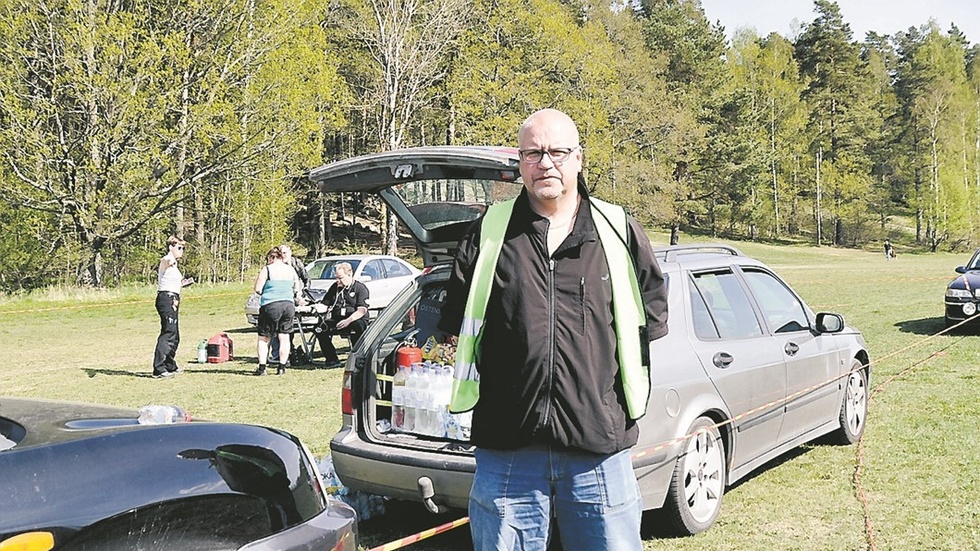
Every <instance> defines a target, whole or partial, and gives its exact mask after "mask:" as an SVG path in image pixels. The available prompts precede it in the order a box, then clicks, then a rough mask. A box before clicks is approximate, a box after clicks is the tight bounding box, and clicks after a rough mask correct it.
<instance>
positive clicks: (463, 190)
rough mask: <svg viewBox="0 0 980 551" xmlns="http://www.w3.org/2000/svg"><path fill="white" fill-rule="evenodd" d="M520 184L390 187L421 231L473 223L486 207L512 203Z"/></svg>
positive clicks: (473, 181) (446, 183) (429, 183)
mask: <svg viewBox="0 0 980 551" xmlns="http://www.w3.org/2000/svg"><path fill="white" fill-rule="evenodd" d="M521 188H522V186H521V185H520V184H519V183H515V182H508V181H503V180H489V179H464V178H453V179H440V180H418V181H415V182H406V183H404V184H398V185H396V186H393V188H392V189H394V191H395V192H396V193H397V194H398V196H399V197H401V200H402V201H403V202H404V203H405V205H406V206H408V209H409V210H410V211H411V212H412V215H413V216H415V218H416V219H418V221H419V223H420V224H421V225H422V227H423V228H425V229H427V230H431V229H434V228H438V227H441V226H446V225H449V224H456V223H459V222H465V221H469V220H476V219H477V218H479V217H480V215H481V214H483V212H484V211H485V210H486V208H487V206H488V205H492V204H494V203H499V202H502V201H506V200H508V199H513V198H514V197H517V195H518V194H519V193H520V192H521Z"/></svg>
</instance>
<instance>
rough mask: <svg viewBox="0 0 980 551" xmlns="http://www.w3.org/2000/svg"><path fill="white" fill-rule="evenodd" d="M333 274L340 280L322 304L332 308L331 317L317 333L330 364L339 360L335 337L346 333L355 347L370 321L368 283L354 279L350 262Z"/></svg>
mask: <svg viewBox="0 0 980 551" xmlns="http://www.w3.org/2000/svg"><path fill="white" fill-rule="evenodd" d="M334 276H335V277H336V278H337V282H336V283H334V284H333V286H332V287H330V290H329V291H327V295H326V297H325V298H324V299H323V303H324V304H326V305H328V306H329V307H330V319H329V320H328V321H327V322H326V327H325V328H323V330H322V331H321V332H320V333H319V334H318V335H317V340H318V341H319V342H320V348H321V349H322V350H323V359H324V361H325V362H326V365H327V367H332V366H336V365H337V364H339V363H340V359H339V358H338V357H337V349H336V348H334V346H333V336H334V335H347V336H348V337H349V338H350V342H351V346H354V345H356V344H357V341H358V340H360V338H361V335H363V334H364V330H365V329H367V322H368V304H367V301H368V298H369V297H368V295H369V291H368V288H367V286H366V285H364V284H363V283H361V282H360V281H354V270H353V269H352V268H351V265H350V264H349V263H347V262H341V263H339V264H337V266H336V268H334Z"/></svg>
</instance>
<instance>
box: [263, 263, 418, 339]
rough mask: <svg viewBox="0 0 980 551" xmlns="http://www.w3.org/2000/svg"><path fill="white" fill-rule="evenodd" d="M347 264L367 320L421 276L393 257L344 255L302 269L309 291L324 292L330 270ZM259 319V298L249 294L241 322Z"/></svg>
mask: <svg viewBox="0 0 980 551" xmlns="http://www.w3.org/2000/svg"><path fill="white" fill-rule="evenodd" d="M341 262H347V263H349V264H350V265H351V268H353V269H354V279H356V280H357V281H360V282H363V283H364V284H365V285H367V288H368V291H369V292H370V298H369V299H368V308H369V309H370V313H371V318H372V319H373V318H375V317H376V316H377V315H378V312H380V311H381V310H383V309H384V308H385V307H386V306H388V303H389V302H391V299H392V298H394V297H395V295H397V294H398V292H399V291H401V290H402V289H404V288H405V287H406V286H407V285H408V284H409V283H411V282H412V281H413V280H414V279H415V277H416V276H417V275H419V274H421V273H422V272H421V270H419V269H418V268H416V267H415V266H412V265H411V264H409V263H408V262H406V261H404V260H402V259H400V258H398V257H397V256H389V255H382V254H345V255H334V256H326V257H323V258H318V259H316V260H314V261H313V262H310V263H309V264H307V265H306V271H307V273H309V274H310V288H311V289H323V290H328V289H330V286H331V285H333V284H334V282H336V281H337V279H336V275H335V273H334V268H335V267H336V266H337V264H339V263H341ZM258 318H259V295H258V294H257V293H252V295H251V296H250V297H248V301H247V302H246V303H245V319H246V320H247V321H248V323H250V324H252V325H255V324H256V323H258Z"/></svg>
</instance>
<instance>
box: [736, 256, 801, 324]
mask: <svg viewBox="0 0 980 551" xmlns="http://www.w3.org/2000/svg"><path fill="white" fill-rule="evenodd" d="M743 272H744V273H745V280H746V281H747V282H748V284H749V288H750V289H752V294H753V295H755V299H756V302H758V303H759V308H761V309H762V313H763V315H764V316H765V318H766V323H767V324H768V325H769V328H770V329H771V330H772V331H773V333H791V332H793V331H803V330H807V329H809V328H810V322H809V321H808V320H807V317H806V310H804V309H803V306H802V305H801V304H800V300H799V299H798V298H797V297H796V295H794V294H793V292H792V291H790V290H789V288H788V287H786V285H785V284H784V283H783V282H782V281H780V280H779V279H777V278H776V276H774V275H772V274H770V273H769V272H765V271H762V270H753V269H743Z"/></svg>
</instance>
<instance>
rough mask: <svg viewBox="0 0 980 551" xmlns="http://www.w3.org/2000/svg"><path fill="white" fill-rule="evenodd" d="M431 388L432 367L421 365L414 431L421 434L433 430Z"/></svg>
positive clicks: (433, 409) (430, 432) (433, 411)
mask: <svg viewBox="0 0 980 551" xmlns="http://www.w3.org/2000/svg"><path fill="white" fill-rule="evenodd" d="M432 390H433V387H432V367H430V366H429V365H423V366H422V376H421V377H419V409H418V412H416V418H415V431H416V432H419V433H421V434H432V433H433V432H435V431H434V429H433V427H432V419H433V417H434V416H435V404H434V402H433V392H432ZM419 413H421V419H422V422H421V424H420V423H419Z"/></svg>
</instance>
